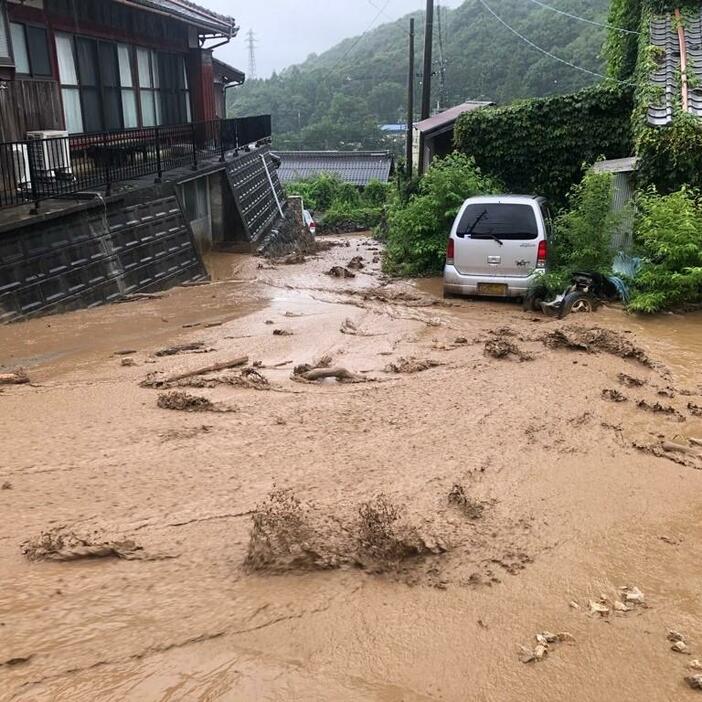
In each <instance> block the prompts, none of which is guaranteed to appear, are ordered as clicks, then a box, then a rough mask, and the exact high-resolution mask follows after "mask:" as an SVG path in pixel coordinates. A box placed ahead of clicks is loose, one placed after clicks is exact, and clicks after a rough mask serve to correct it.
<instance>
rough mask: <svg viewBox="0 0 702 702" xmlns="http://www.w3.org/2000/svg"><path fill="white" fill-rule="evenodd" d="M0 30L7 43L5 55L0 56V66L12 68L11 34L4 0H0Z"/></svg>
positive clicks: (13, 62) (13, 55) (13, 58)
mask: <svg viewBox="0 0 702 702" xmlns="http://www.w3.org/2000/svg"><path fill="white" fill-rule="evenodd" d="M0 31H4V32H5V41H6V43H7V53H8V55H7V56H0V67H3V68H4V67H9V68H14V66H15V54H14V52H13V50H12V36H11V34H10V17H9V15H8V14H7V3H6V2H5V0H0Z"/></svg>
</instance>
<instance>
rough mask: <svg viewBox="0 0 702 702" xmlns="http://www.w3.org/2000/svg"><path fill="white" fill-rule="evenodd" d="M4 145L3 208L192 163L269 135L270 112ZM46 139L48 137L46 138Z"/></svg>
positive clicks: (0, 153) (0, 157) (0, 152)
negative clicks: (235, 117)
mask: <svg viewBox="0 0 702 702" xmlns="http://www.w3.org/2000/svg"><path fill="white" fill-rule="evenodd" d="M50 134H51V133H49V134H46V133H41V132H34V133H32V134H30V135H28V136H32V137H33V138H28V139H27V140H26V141H18V142H7V143H0V209H1V208H7V207H17V206H19V205H26V204H28V203H33V204H34V209H35V210H38V208H39V205H40V203H41V201H42V200H46V199H49V198H56V197H63V196H68V195H75V194H76V193H80V192H84V191H89V190H95V189H104V190H105V192H106V194H107V195H110V194H111V190H112V186H113V185H114V184H115V183H119V182H123V181H126V180H132V179H134V178H140V177H144V176H149V175H154V176H155V180H156V182H160V181H161V179H162V178H163V174H164V173H165V172H167V171H169V170H172V169H175V168H184V167H188V166H190V167H192V168H193V169H194V170H197V168H198V166H199V164H200V162H201V161H202V160H205V159H209V158H212V157H216V156H219V158H220V160H221V161H224V160H225V155H226V153H227V152H228V151H232V150H235V149H240V148H244V147H246V146H248V145H249V144H253V143H257V142H259V141H262V140H265V139H268V138H270V136H271V118H270V115H262V116H258V117H243V118H237V119H226V120H214V121H210V122H194V123H189V124H176V125H170V126H160V127H143V128H138V129H125V130H121V131H112V132H97V133H91V134H73V135H70V136H64V135H61V136H50ZM46 137H48V138H46Z"/></svg>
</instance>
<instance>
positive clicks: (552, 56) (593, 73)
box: [478, 0, 634, 85]
mask: <svg viewBox="0 0 702 702" xmlns="http://www.w3.org/2000/svg"><path fill="white" fill-rule="evenodd" d="M478 2H479V3H480V4H481V5H482V6H483V7H484V8H485V9H486V10H487V11H488V12H489V13H490V14H491V15H492V16H493V17H494V18H495V19H496V20H497V21H498V22H499V23H500V24H502V25H503V26H504V27H506V28H507V29H509V31H510V32H512V34H514V35H515V36H517V37H519V38H520V39H521V40H522V41H523V42H524V43H526V44H528V45H529V46H531V48H532V49H536V51H539V52H541V53H542V54H544V56H548V57H549V58H550V59H553V60H554V61H558V62H559V63H562V64H565V65H566V66H570V68H573V69H575V70H576V71H580V72H581V73H587V74H588V75H591V76H595V77H596V78H602V79H604V80H611V81H613V82H615V83H620V84H621V85H634V84H633V83H631V82H629V81H623V80H616V79H615V78H610V77H609V76H606V75H604V74H603V73H598V72H597V71H591V70H590V69H589V68H583V67H582V66H578V65H576V64H574V63H571V62H570V61H566V59H564V58H561V57H560V56H556V54H553V53H551V52H550V51H547V50H546V49H544V48H542V47H540V46H539V45H538V44H535V43H534V42H533V41H531V39H529V38H527V37H525V36H524V35H523V34H521V33H520V32H518V31H517V30H516V29H515V28H514V27H511V26H510V25H509V24H507V22H505V21H504V20H503V19H502V17H500V16H499V15H498V14H497V13H496V12H495V11H494V10H493V9H492V8H491V7H490V5H488V4H487V2H485V0H478Z"/></svg>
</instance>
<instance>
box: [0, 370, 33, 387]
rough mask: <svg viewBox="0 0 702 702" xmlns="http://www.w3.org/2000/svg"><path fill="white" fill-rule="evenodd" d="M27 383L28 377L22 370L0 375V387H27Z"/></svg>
mask: <svg viewBox="0 0 702 702" xmlns="http://www.w3.org/2000/svg"><path fill="white" fill-rule="evenodd" d="M28 383H29V376H28V375H27V373H26V372H25V371H24V370H23V369H22V368H19V369H18V370H16V371H13V372H12V373H0V385H27V384H28Z"/></svg>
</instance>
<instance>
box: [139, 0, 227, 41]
mask: <svg viewBox="0 0 702 702" xmlns="http://www.w3.org/2000/svg"><path fill="white" fill-rule="evenodd" d="M133 2H135V3H136V4H138V5H142V6H144V7H147V8H150V9H153V10H158V11H160V12H167V13H168V14H170V15H172V16H173V17H177V18H178V19H181V20H184V21H186V22H190V23H192V24H194V25H195V26H197V27H200V28H203V29H208V30H211V31H217V32H221V33H223V34H231V35H232V36H233V35H234V34H236V32H237V29H238V27H237V26H236V22H235V21H234V18H233V17H227V16H225V15H220V14H219V13H218V12H213V11H212V10H208V9H207V8H205V7H202V6H201V5H197V4H196V3H194V2H191V1H190V0H133Z"/></svg>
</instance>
